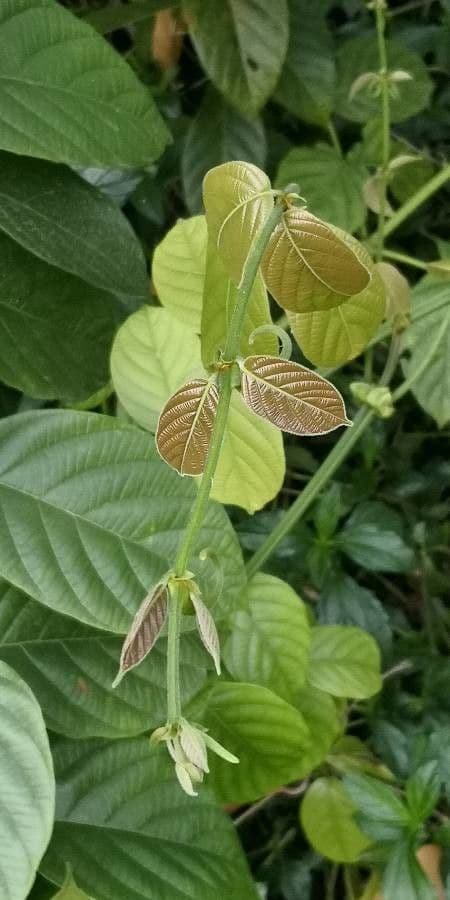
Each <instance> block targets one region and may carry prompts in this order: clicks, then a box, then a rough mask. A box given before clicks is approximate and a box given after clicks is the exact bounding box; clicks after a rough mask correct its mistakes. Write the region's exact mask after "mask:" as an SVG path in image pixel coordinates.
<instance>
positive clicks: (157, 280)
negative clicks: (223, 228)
mask: <svg viewBox="0 0 450 900" xmlns="http://www.w3.org/2000/svg"><path fill="white" fill-rule="evenodd" d="M207 239H208V236H207V228H206V219H205V217H204V216H193V217H192V218H191V219H179V220H178V222H177V223H176V225H174V226H173V228H171V229H170V231H168V233H167V234H166V236H165V238H164V239H163V240H162V241H161V243H160V244H158V246H157V248H156V250H155V252H154V255H153V263H152V279H153V284H154V286H155V288H156V293H157V294H158V297H159V299H160V301H161V303H162V304H163V306H165V307H166V309H168V310H169V312H171V313H173V315H174V316H176V318H177V319H179V320H180V322H182V323H183V325H188V326H189V328H191V329H192V330H193V331H197V332H199V331H200V323H201V317H202V296H203V284H204V280H205V268H206V244H207Z"/></svg>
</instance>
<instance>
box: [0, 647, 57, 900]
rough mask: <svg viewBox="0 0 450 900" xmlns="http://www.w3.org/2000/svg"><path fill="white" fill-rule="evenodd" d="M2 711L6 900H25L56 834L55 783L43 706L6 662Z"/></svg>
mask: <svg viewBox="0 0 450 900" xmlns="http://www.w3.org/2000/svg"><path fill="white" fill-rule="evenodd" d="M0 714H1V723H2V724H1V729H2V730H1V738H0V773H1V774H0V789H1V794H2V803H1V809H0V884H1V886H2V896H3V897H4V898H5V900H6V898H8V900H24V897H26V896H27V894H28V891H29V890H30V888H31V885H32V884H33V881H34V876H35V872H36V869H37V867H38V865H39V863H40V861H41V857H42V855H43V853H44V851H45V849H46V847H47V844H48V842H49V840H50V835H51V833H52V826H53V812H54V805H55V787H54V777H53V765H52V758H51V755H50V748H49V745H48V740H47V735H46V732H45V726H44V722H43V719H42V714H41V711H40V709H39V706H38V704H37V702H36V700H35V698H34V696H33V694H32V693H31V691H30V689H29V687H28V686H27V685H26V684H25V683H24V682H23V681H22V679H21V678H19V676H18V675H17V674H16V672H14V670H13V669H10V667H9V666H7V665H5V663H3V662H0Z"/></svg>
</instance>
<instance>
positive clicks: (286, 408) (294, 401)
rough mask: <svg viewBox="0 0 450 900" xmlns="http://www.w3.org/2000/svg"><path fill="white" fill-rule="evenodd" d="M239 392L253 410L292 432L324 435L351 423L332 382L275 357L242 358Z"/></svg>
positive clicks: (296, 364) (303, 367) (295, 364)
mask: <svg viewBox="0 0 450 900" xmlns="http://www.w3.org/2000/svg"><path fill="white" fill-rule="evenodd" d="M242 393H243V396H244V400H245V402H246V403H247V405H248V406H249V407H250V409H251V410H253V412H254V413H256V414H257V415H258V416H261V417H262V418H263V419H268V421H269V422H272V424H273V425H276V426H277V427H278V428H281V430H282V431H288V432H290V433H291V434H301V435H314V434H325V433H326V432H328V431H333V430H334V429H335V428H339V426H340V425H350V424H351V423H350V421H349V420H348V419H347V416H346V413H345V406H344V401H343V399H342V397H341V395H340V393H339V391H338V390H336V388H335V387H334V386H333V385H332V384H331V382H329V381H327V379H326V378H322V377H321V376H320V375H317V373H316V372H312V371H311V369H307V368H306V367H305V366H300V365H299V364H298V363H295V362H291V361H290V360H286V359H280V358H278V357H277V356H249V357H248V358H247V359H246V360H245V362H244V364H243V368H242Z"/></svg>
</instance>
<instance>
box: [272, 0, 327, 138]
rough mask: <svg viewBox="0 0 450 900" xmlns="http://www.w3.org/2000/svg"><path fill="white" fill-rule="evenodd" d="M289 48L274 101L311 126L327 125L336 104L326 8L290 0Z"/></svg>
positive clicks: (305, 0) (306, 1)
mask: <svg viewBox="0 0 450 900" xmlns="http://www.w3.org/2000/svg"><path fill="white" fill-rule="evenodd" d="M288 6H289V45H288V51H287V55H286V59H285V62H284V65H283V68H282V70H281V75H280V80H279V82H278V85H277V89H276V92H275V98H276V100H278V101H279V103H282V104H283V106H285V107H286V109H287V110H289V112H291V113H293V114H294V115H295V116H299V117H300V119H303V120H304V121H305V122H310V123H311V124H312V125H325V124H326V123H327V121H328V119H329V116H330V112H331V111H332V109H333V105H334V98H333V94H334V88H335V78H336V73H335V64H334V53H333V45H332V40H331V34H330V32H329V30H328V27H327V25H326V23H325V19H324V15H323V13H324V8H322V9H321V8H320V4H319V3H318V2H317V0H315V2H314V3H313V4H311V2H310V0H288Z"/></svg>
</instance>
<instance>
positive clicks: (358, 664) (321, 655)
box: [308, 625, 381, 699]
mask: <svg viewBox="0 0 450 900" xmlns="http://www.w3.org/2000/svg"><path fill="white" fill-rule="evenodd" d="M308 680H309V682H310V683H311V684H312V685H314V687H317V688H320V689H321V690H322V691H326V692H327V693H328V694H332V695H333V696H334V697H352V698H355V699H364V698H365V697H371V696H372V695H373V694H376V693H377V692H378V691H379V690H380V689H381V677H380V651H379V649H378V647H377V645H376V643H375V641H374V639H373V638H372V637H371V636H370V635H369V634H366V632H365V631H362V630H361V628H352V627H351V626H348V625H319V626H317V627H315V628H313V630H312V642H311V655H310V662H309V670H308Z"/></svg>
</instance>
